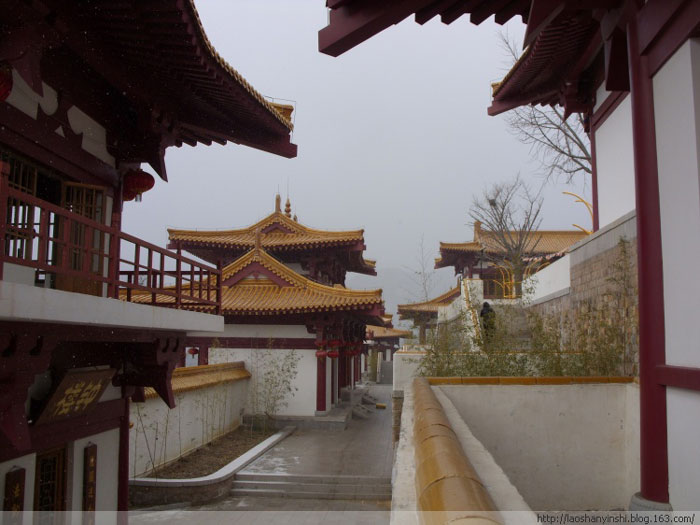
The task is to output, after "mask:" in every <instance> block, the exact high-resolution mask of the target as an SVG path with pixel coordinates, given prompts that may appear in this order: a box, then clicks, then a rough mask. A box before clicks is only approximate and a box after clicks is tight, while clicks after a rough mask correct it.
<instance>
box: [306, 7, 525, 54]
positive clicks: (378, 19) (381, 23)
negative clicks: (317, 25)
mask: <svg viewBox="0 0 700 525" xmlns="http://www.w3.org/2000/svg"><path fill="white" fill-rule="evenodd" d="M326 7H328V9H329V10H330V17H329V24H328V26H326V27H324V28H323V29H321V31H319V33H318V48H319V51H321V53H325V54H327V55H331V56H336V57H337V56H339V55H342V54H343V53H345V52H346V51H348V50H350V49H352V48H353V47H355V46H357V45H358V44H361V43H362V42H364V41H365V40H368V39H369V38H371V37H373V36H374V35H376V34H378V33H380V32H382V31H383V30H384V29H387V28H388V27H390V26H392V25H394V24H398V23H399V22H401V21H402V20H404V19H406V18H408V17H409V16H410V15H412V14H414V13H415V15H416V22H417V23H419V24H425V23H426V22H428V20H430V19H432V18H434V17H435V16H438V15H439V16H440V18H441V20H442V22H443V23H445V24H450V23H452V22H454V21H455V20H457V19H458V18H460V17H461V16H463V15H465V14H470V15H471V21H472V23H474V24H477V25H478V24H480V23H481V22H483V21H484V20H486V19H487V18H489V17H490V16H492V15H496V22H497V23H499V24H504V23H505V22H507V21H508V20H510V19H511V18H513V17H514V16H516V15H518V14H519V15H521V16H522V17H523V20H525V19H526V18H527V14H528V11H529V8H530V0H461V1H460V0H383V1H381V2H378V1H376V0H327V2H326Z"/></svg>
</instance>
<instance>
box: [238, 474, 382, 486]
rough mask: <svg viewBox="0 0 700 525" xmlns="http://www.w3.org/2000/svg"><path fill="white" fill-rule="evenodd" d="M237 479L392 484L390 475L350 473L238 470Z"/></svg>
mask: <svg viewBox="0 0 700 525" xmlns="http://www.w3.org/2000/svg"><path fill="white" fill-rule="evenodd" d="M236 481H275V482H283V483H285V482H286V483H325V484H331V483H341V484H347V485H362V484H372V485H389V486H390V485H391V478H390V477H377V476H348V475H323V474H319V475H303V474H269V473H264V472H245V471H243V472H238V473H236Z"/></svg>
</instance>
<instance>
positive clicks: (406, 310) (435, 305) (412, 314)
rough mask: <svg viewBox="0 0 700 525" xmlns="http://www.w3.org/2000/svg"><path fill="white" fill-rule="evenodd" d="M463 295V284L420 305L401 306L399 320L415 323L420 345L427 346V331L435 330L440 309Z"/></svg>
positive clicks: (399, 307) (408, 304)
mask: <svg viewBox="0 0 700 525" xmlns="http://www.w3.org/2000/svg"><path fill="white" fill-rule="evenodd" d="M461 294H462V285H461V283H460V284H459V285H457V286H456V287H454V288H452V289H450V290H448V291H446V292H445V293H443V294H441V295H438V296H437V297H434V298H433V299H429V300H427V301H421V302H419V303H407V304H400V305H399V306H398V312H399V320H401V321H405V320H410V321H413V326H414V327H417V328H418V343H419V344H421V345H424V344H426V336H427V330H428V329H431V328H434V327H435V326H436V325H437V323H438V317H439V316H438V313H439V311H440V308H442V307H446V306H449V305H450V304H451V303H452V302H453V301H454V300H455V299H457V298H458V297H460V295H461Z"/></svg>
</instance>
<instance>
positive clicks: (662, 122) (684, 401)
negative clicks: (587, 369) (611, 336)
mask: <svg viewBox="0 0 700 525" xmlns="http://www.w3.org/2000/svg"><path fill="white" fill-rule="evenodd" d="M653 86H654V118H655V122H656V145H657V158H658V167H659V200H660V207H661V235H662V250H663V282H664V309H665V332H666V362H667V363H668V364H671V365H679V366H690V367H700V352H698V348H697V345H698V339H699V338H700V323H698V312H700V280H699V279H698V278H697V275H696V271H695V268H694V263H695V262H696V261H698V260H700V235H699V234H698V232H699V231H700V183H699V181H698V177H699V176H700V170H699V169H698V156H699V153H700V133H698V131H699V130H700V42H699V41H698V40H697V39H692V40H690V41H688V42H686V43H685V44H684V45H683V46H682V47H681V48H680V49H679V50H678V51H677V52H676V53H675V54H674V56H673V57H671V58H670V59H669V61H668V62H667V63H666V64H665V65H664V66H663V67H662V68H661V70H660V71H659V72H658V73H657V74H656V75H655V76H654V79H653ZM666 404H667V411H668V412H667V417H668V423H667V424H668V456H669V457H668V461H669V492H670V502H671V505H672V506H673V508H674V510H697V507H698V487H700V454H698V442H699V439H700V418H698V417H696V416H697V414H700V393H698V392H692V391H686V390H680V389H676V388H669V389H667V397H666Z"/></svg>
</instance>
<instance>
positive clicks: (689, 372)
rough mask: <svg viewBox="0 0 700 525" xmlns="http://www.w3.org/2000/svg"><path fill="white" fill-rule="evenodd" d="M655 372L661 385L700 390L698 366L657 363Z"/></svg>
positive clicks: (699, 370)
mask: <svg viewBox="0 0 700 525" xmlns="http://www.w3.org/2000/svg"><path fill="white" fill-rule="evenodd" d="M656 373H657V380H658V382H659V383H660V384H662V385H666V386H670V387H673V388H684V389H686V390H696V391H700V368H691V367H688V366H672V365H657V367H656Z"/></svg>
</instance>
